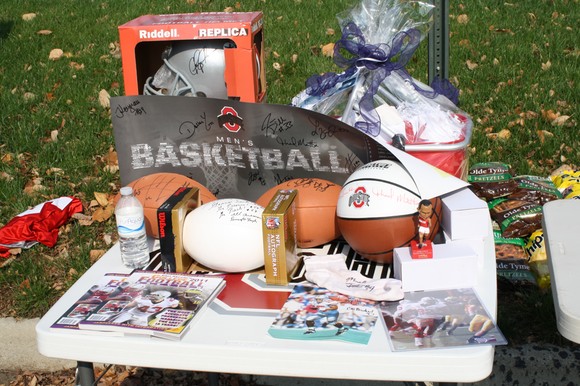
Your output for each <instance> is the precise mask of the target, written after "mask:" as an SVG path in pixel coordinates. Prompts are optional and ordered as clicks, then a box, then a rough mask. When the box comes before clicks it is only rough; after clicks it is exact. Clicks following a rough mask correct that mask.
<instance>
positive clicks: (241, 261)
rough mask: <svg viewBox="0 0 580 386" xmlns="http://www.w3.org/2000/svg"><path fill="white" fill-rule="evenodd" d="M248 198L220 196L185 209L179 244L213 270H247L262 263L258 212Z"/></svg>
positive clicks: (260, 218) (260, 226)
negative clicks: (191, 209)
mask: <svg viewBox="0 0 580 386" xmlns="http://www.w3.org/2000/svg"><path fill="white" fill-rule="evenodd" d="M263 211H264V208H263V207H262V206H260V205H258V204H256V203H254V202H252V201H247V200H242V199H238V198H222V199H218V200H215V201H212V202H209V203H207V204H204V205H201V206H200V207H199V208H196V209H194V210H193V211H191V212H189V213H188V214H187V216H186V217H185V222H184V224H183V235H182V237H183V247H184V249H185V251H186V252H187V254H188V255H189V256H191V257H192V258H193V259H194V260H195V261H196V262H198V263H199V264H201V265H203V266H205V267H207V268H210V269H212V270H214V271H216V272H247V271H251V270H254V269H257V268H260V267H262V266H263V265H264V247H263V238H262V212H263Z"/></svg>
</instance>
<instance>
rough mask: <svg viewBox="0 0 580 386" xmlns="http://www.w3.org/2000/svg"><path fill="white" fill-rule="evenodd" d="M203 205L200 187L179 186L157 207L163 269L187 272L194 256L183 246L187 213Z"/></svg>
mask: <svg viewBox="0 0 580 386" xmlns="http://www.w3.org/2000/svg"><path fill="white" fill-rule="evenodd" d="M199 205H201V201H200V196H199V189H198V188H196V187H191V188H185V187H182V188H179V189H177V190H176V191H175V193H173V194H172V195H171V197H169V198H168V199H167V200H166V201H165V202H164V203H163V204H161V206H160V207H159V208H158V209H157V222H158V223H159V249H160V250H161V260H162V263H163V270H164V271H166V272H187V270H188V269H189V266H190V264H191V263H192V261H193V260H192V258H191V257H189V255H187V253H186V252H185V249H184V248H183V236H182V233H183V223H184V221H185V216H187V214H188V213H189V212H190V211H191V210H193V209H195V208H197V207H198V206H199Z"/></svg>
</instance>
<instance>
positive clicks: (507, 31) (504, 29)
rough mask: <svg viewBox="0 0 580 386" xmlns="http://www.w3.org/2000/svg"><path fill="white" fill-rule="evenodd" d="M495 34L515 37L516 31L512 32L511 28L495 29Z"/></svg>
mask: <svg viewBox="0 0 580 386" xmlns="http://www.w3.org/2000/svg"><path fill="white" fill-rule="evenodd" d="M494 32H497V33H507V34H510V35H515V33H514V31H512V30H511V29H509V28H497V29H494Z"/></svg>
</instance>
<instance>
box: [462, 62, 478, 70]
mask: <svg viewBox="0 0 580 386" xmlns="http://www.w3.org/2000/svg"><path fill="white" fill-rule="evenodd" d="M465 64H466V65H467V68H468V69H470V70H475V69H476V68H477V66H478V64H477V63H475V62H472V61H471V60H467V61H466V62H465Z"/></svg>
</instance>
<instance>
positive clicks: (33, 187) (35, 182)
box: [24, 177, 44, 195]
mask: <svg viewBox="0 0 580 386" xmlns="http://www.w3.org/2000/svg"><path fill="white" fill-rule="evenodd" d="M42 189H44V186H43V185H42V178H40V177H35V178H33V179H31V180H30V181H28V182H27V183H26V185H25V186H24V193H26V194H28V195H32V194H33V193H34V192H37V191H39V190H42Z"/></svg>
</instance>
